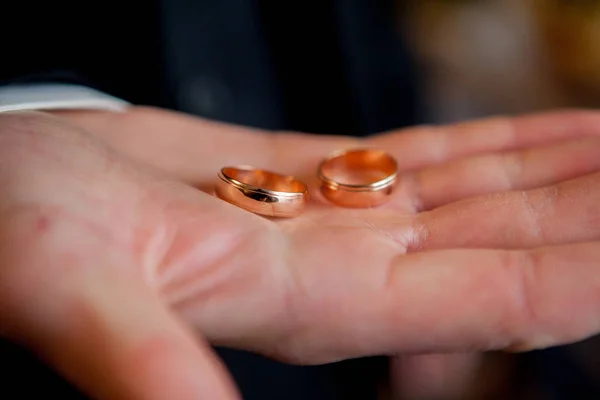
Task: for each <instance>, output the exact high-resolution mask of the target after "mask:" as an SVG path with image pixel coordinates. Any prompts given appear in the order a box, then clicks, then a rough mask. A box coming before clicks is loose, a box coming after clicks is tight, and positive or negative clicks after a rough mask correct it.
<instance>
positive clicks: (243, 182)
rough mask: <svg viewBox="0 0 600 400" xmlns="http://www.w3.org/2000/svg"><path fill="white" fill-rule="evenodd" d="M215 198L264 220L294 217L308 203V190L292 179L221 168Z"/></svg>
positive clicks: (259, 171)
mask: <svg viewBox="0 0 600 400" xmlns="http://www.w3.org/2000/svg"><path fill="white" fill-rule="evenodd" d="M218 177H219V179H218V180H217V184H216V187H215V194H216V195H217V196H218V197H219V198H220V199H222V200H225V201H227V202H228V203H231V204H233V205H236V206H238V207H240V208H243V209H245V210H247V211H250V212H253V213H255V214H260V215H264V216H268V217H283V218H289V217H296V216H298V215H300V214H301V213H302V211H304V208H305V206H306V203H307V201H308V187H307V186H306V184H304V183H303V182H301V181H299V180H298V179H296V178H294V177H293V176H285V175H280V174H277V173H275V172H271V171H266V170H262V169H255V168H252V167H248V166H229V167H223V168H221V171H220V172H219V176H218Z"/></svg>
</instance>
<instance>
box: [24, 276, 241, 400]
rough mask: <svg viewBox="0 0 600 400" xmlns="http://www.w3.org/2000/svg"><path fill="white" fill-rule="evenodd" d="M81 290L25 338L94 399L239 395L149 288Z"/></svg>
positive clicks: (120, 284)
mask: <svg viewBox="0 0 600 400" xmlns="http://www.w3.org/2000/svg"><path fill="white" fill-rule="evenodd" d="M107 283H109V282H107ZM79 289H80V291H79V293H81V294H83V296H77V298H72V299H70V300H69V301H68V302H66V303H65V302H63V301H61V302H60V303H61V304H62V305H63V306H66V307H67V308H65V309H63V310H60V311H58V310H56V307H52V308H55V310H45V311H47V312H48V313H47V314H46V315H36V317H37V318H32V319H30V320H29V321H27V322H28V323H27V324H26V325H25V326H24V327H26V328H27V329H26V332H25V333H24V334H23V335H20V336H19V337H20V338H21V339H23V338H24V339H25V341H26V342H25V345H27V346H28V347H30V348H32V349H33V350H34V351H35V352H36V353H37V354H39V355H40V356H41V357H42V359H44V360H45V361H47V362H48V363H49V364H50V365H51V366H53V367H55V368H56V369H57V370H58V371H59V372H61V373H62V374H63V375H64V376H65V377H66V378H67V379H69V380H71V381H72V382H73V383H74V384H75V385H76V386H78V387H80V388H81V389H82V390H83V391H84V392H86V393H87V394H89V395H90V396H91V397H92V398H96V399H107V400H108V399H109V400H119V399H123V400H125V399H127V400H135V399H139V400H154V399H156V400H167V399H178V400H188V399H190V400H191V399H204V398H206V399H234V398H237V397H238V396H237V395H236V393H235V390H234V389H233V385H232V384H231V383H230V382H229V380H228V379H229V378H228V377H227V374H226V372H225V370H224V368H223V367H222V365H221V364H220V362H219V361H218V360H217V358H216V356H215V355H214V353H212V351H211V350H210V348H209V347H208V346H207V345H206V344H205V343H203V342H200V341H199V340H197V339H195V338H194V336H193V335H192V334H191V332H189V331H187V330H186V328H185V327H184V326H183V325H182V324H181V323H180V322H179V321H178V320H177V319H176V318H175V316H174V315H173V314H171V313H170V312H169V310H168V309H166V307H165V306H164V305H163V304H162V303H161V302H160V300H159V299H158V298H157V297H156V296H154V295H153V294H151V293H148V291H147V289H145V288H135V285H132V284H131V282H124V281H113V282H110V285H102V286H101V285H99V284H92V285H89V286H88V287H82V286H79ZM57 306H58V304H57ZM32 311H33V310H32ZM39 311H40V312H45V311H43V310H39ZM35 314H38V312H31V313H30V315H31V316H34V315H35ZM51 319H55V320H54V321H53V322H52V321H50V320H51ZM19 331H21V329H19Z"/></svg>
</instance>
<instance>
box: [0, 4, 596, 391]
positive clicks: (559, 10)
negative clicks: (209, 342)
mask: <svg viewBox="0 0 600 400" xmlns="http://www.w3.org/2000/svg"><path fill="white" fill-rule="evenodd" d="M0 17H1V18H2V24H0V34H1V35H2V37H3V38H7V39H6V40H4V41H3V49H2V53H0V54H2V63H0V64H1V65H0V80H2V81H4V82H5V83H10V82H38V81H54V82H74V83H81V84H85V85H89V86H92V87H95V88H98V89H100V90H103V91H106V92H108V93H111V94H113V95H116V96H119V97H122V98H124V99H126V100H129V101H131V102H133V103H136V104H146V105H155V106H160V107H166V108H171V109H176V110H181V111H185V112H188V113H191V114H195V115H199V116H203V117H207V118H212V119H217V120H222V121H227V122H232V123H238V124H243V125H250V126H256V127H262V128H266V129H272V130H296V131H304V132H311V133H326V134H346V135H354V136H364V135H369V134H372V133H377V132H382V131H386V130H391V129H397V128H402V127H405V126H410V125H414V124H423V123H443V122H452V121H460V120H464V119H467V118H475V117H483V116H487V115H492V114H497V113H504V114H514V113H523V112H530V111H538V110H544V109H550V108H556V107H575V106H584V107H596V106H599V105H600V2H598V1H594V0H570V1H568V0H404V1H402V0H305V1H293V0H289V1H278V0H146V1H144V0H129V1H127V0H122V1H117V0H105V1H100V2H79V3H71V2H68V1H60V0H56V1H53V2H42V1H33V2H31V1H30V2H17V1H14V2H11V3H3V11H2V13H0ZM165 134H167V132H166V133H165ZM199 134H201V133H199ZM482 134H485V132H482ZM599 157H600V155H599ZM219 352H220V354H221V356H222V357H223V358H224V360H225V361H226V363H227V365H228V367H229V368H230V370H231V372H232V374H233V376H234V378H235V379H236V381H237V383H238V385H239V386H240V388H241V390H242V393H243V394H244V398H245V399H248V400H259V399H260V400H267V399H287V400H296V399H298V400H299V399H313V400H319V399H327V400H336V399H351V398H352V399H353V398H357V399H365V400H371V399H373V400H374V399H382V400H383V399H384V398H386V395H385V394H384V392H385V390H382V388H385V387H386V383H387V382H386V379H387V376H388V375H387V374H388V371H387V367H388V365H387V360H386V359H385V358H377V357H376V358H371V359H361V360H351V361H347V362H343V363H337V364H332V365H326V366H320V367H296V366H286V365H282V364H279V363H276V362H273V361H269V360H266V359H264V358H261V357H258V356H254V355H251V354H246V353H243V352H237V351H230V350H226V349H219ZM0 369H1V371H0V372H1V373H0V380H1V381H2V386H3V387H5V388H7V391H6V392H5V393H1V394H0V398H2V399H26V398H39V395H37V394H34V393H35V392H36V391H38V390H42V391H43V392H44V393H46V394H47V395H48V396H50V395H52V396H53V397H57V398H61V399H71V398H73V399H75V398H83V397H82V396H80V395H78V394H77V393H76V391H74V390H73V389H72V388H70V387H69V386H68V385H66V384H65V383H64V382H62V381H61V380H59V379H57V378H56V377H55V376H54V375H53V374H52V373H51V372H50V371H48V370H47V369H46V368H45V367H43V366H42V365H40V364H39V363H37V362H36V361H35V359H34V358H33V357H32V356H31V355H29V354H28V353H26V352H24V351H23V350H22V349H20V348H17V347H15V346H13V345H11V344H9V343H3V344H2V345H1V346H0ZM480 369H481V371H480V372H481V376H482V381H479V382H476V383H477V384H478V385H479V386H482V382H483V386H485V383H486V382H487V380H489V381H490V382H491V383H493V384H490V385H491V386H490V387H491V388H493V389H490V390H489V391H487V392H486V391H482V392H480V394H478V395H475V394H469V395H465V396H466V398H482V399H520V398H523V399H544V400H545V399H549V400H550V399H556V400H559V399H587V398H589V399H598V398H600V392H599V391H598V387H599V386H598V383H599V382H600V380H599V379H598V378H597V377H600V351H599V347H598V345H596V344H595V341H594V340H589V341H586V342H584V343H581V344H578V345H574V346H566V347H561V348H556V349H552V350H548V351H540V352H532V353H528V354H524V355H519V356H509V355H498V354H493V355H490V356H489V357H487V359H486V361H485V362H483V363H482V364H481V367H480ZM23 377H26V379H27V380H26V382H27V383H24V380H23ZM490 377H491V378H490ZM17 390H18V391H17ZM11 391H14V393H18V394H12V395H11V394H10V393H13V392H11ZM174 400H175V399H174Z"/></svg>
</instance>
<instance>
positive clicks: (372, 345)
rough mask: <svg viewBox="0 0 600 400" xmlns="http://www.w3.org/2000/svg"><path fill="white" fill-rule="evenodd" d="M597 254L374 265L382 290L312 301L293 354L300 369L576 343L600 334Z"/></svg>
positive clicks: (496, 254) (444, 256)
mask: <svg viewBox="0 0 600 400" xmlns="http://www.w3.org/2000/svg"><path fill="white" fill-rule="evenodd" d="M599 245H600V243H598V242H595V243H585V244H576V245H568V246H562V247H549V248H539V249H533V250H510V251H509V250H494V249H475V250H469V249H458V250H456V249H454V250H438V251H432V252H423V253H413V254H409V255H403V256H399V257H397V258H396V259H395V260H394V261H393V262H392V263H390V264H389V265H377V266H371V268H372V270H373V274H376V275H382V276H385V277H386V278H385V279H384V280H382V281H381V283H380V286H379V287H377V288H374V287H367V286H368V285H366V284H364V285H363V287H362V289H357V288H355V290H352V291H345V292H344V291H340V290H330V293H329V294H327V295H325V294H323V295H321V296H317V295H314V294H313V295H311V296H310V298H309V300H308V303H309V304H304V303H303V308H304V309H305V310H306V312H305V313H303V314H302V316H301V317H302V318H301V319H300V322H301V325H300V327H299V328H298V329H297V332H299V334H298V335H297V336H296V337H294V341H293V343H292V345H291V346H290V348H292V349H296V352H297V353H296V354H295V356H296V357H297V358H298V359H300V360H303V359H304V358H303V357H306V355H307V354H308V355H315V354H318V355H319V356H321V357H322V358H320V360H322V361H331V360H337V359H342V358H345V357H349V356H352V357H354V356H361V355H371V354H398V353H405V354H406V353H409V354H410V353H430V352H442V353H446V352H456V351H466V350H467V351H475V350H497V349H508V350H513V351H514V350H531V349H537V348H544V347H548V346H553V345H559V344H566V343H571V342H574V341H579V340H582V339H584V338H587V337H589V336H591V335H594V334H596V333H598V332H600V316H599V314H598V308H599V307H600V269H599V265H600V251H599V247H598V246H599ZM311 278H312V279H315V280H318V279H319V278H318V277H317V276H314V277H312V276H311ZM310 284H311V282H304V284H303V285H302V287H310ZM312 285H313V287H314V288H318V287H320V286H323V285H319V282H317V281H314V282H312ZM299 298H300V299H302V297H299ZM304 298H306V296H305V297H304ZM311 299H317V300H318V301H316V302H314V304H312V303H311ZM349 310H351V312H349ZM311 361H314V360H311Z"/></svg>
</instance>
